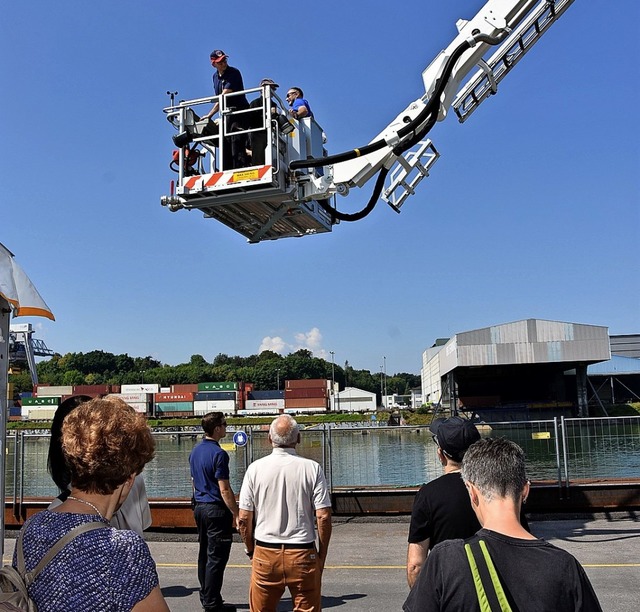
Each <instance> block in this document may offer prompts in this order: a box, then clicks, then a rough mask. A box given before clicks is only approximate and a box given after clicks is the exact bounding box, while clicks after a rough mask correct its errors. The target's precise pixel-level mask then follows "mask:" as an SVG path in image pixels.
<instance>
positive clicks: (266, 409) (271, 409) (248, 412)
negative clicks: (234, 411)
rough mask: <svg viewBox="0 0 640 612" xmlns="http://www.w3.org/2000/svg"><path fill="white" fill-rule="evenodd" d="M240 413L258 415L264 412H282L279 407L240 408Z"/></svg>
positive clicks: (242, 414)
mask: <svg viewBox="0 0 640 612" xmlns="http://www.w3.org/2000/svg"><path fill="white" fill-rule="evenodd" d="M238 414H239V415H241V416H252V415H253V416H257V415H263V414H280V410H278V409H277V408H262V409H260V410H238Z"/></svg>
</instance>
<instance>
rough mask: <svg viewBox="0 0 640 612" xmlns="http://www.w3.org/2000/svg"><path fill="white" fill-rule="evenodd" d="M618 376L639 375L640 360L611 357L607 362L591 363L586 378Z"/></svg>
mask: <svg viewBox="0 0 640 612" xmlns="http://www.w3.org/2000/svg"><path fill="white" fill-rule="evenodd" d="M619 374H640V359H637V358H635V357H620V356H619V355H613V356H612V357H611V359H609V360H607V361H601V362H600V363H592V364H591V365H589V366H588V367H587V376H615V375H619Z"/></svg>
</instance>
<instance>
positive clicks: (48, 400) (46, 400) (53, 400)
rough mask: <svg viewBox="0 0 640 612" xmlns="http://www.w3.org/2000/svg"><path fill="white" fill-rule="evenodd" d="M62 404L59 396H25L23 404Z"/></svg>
mask: <svg viewBox="0 0 640 612" xmlns="http://www.w3.org/2000/svg"><path fill="white" fill-rule="evenodd" d="M59 404H60V398H59V397H23V398H22V405H23V406H56V407H57V406H58V405H59Z"/></svg>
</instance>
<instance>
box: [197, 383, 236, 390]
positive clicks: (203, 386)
mask: <svg viewBox="0 0 640 612" xmlns="http://www.w3.org/2000/svg"><path fill="white" fill-rule="evenodd" d="M237 388H238V383H237V382H210V383H209V382H207V383H198V391H235V390H236V389H237Z"/></svg>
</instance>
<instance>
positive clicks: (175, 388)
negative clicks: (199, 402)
mask: <svg viewBox="0 0 640 612" xmlns="http://www.w3.org/2000/svg"><path fill="white" fill-rule="evenodd" d="M196 391H198V385H171V393H196Z"/></svg>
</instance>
